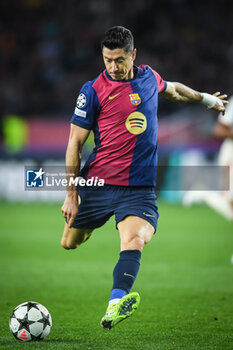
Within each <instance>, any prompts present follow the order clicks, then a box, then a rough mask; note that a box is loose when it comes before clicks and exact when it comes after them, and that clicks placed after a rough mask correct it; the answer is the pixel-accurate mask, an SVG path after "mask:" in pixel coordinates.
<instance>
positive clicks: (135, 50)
mask: <svg viewBox="0 0 233 350" xmlns="http://www.w3.org/2000/svg"><path fill="white" fill-rule="evenodd" d="M136 52H137V49H133V52H132V60H133V61H134V60H135V58H136Z"/></svg>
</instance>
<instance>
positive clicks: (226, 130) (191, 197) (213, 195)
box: [183, 96, 233, 221]
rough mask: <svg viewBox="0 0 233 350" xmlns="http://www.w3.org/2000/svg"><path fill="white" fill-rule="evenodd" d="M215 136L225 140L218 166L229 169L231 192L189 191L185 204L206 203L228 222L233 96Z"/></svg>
mask: <svg viewBox="0 0 233 350" xmlns="http://www.w3.org/2000/svg"><path fill="white" fill-rule="evenodd" d="M213 135H214V136H215V137H217V138H220V139H222V140H223V142H222V145H221V147H220V150H219V154H218V165H219V166H228V167H229V178H228V176H227V179H226V182H227V181H228V180H229V190H226V191H188V192H186V193H185V195H184V197H183V204H184V205H185V206H190V205H192V204H201V203H205V204H207V205H208V206H210V207H211V208H212V209H214V210H215V211H217V212H218V213H219V214H221V215H222V216H224V217H225V218H226V219H227V220H232V221H233V96H231V98H230V99H229V104H228V105H227V108H226V113H225V115H222V114H221V113H220V114H219V116H218V121H217V123H216V125H215V127H214V129H213Z"/></svg>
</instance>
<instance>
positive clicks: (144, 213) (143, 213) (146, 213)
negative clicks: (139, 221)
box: [143, 212, 155, 218]
mask: <svg viewBox="0 0 233 350" xmlns="http://www.w3.org/2000/svg"><path fill="white" fill-rule="evenodd" d="M143 215H146V216H151V217H152V218H154V217H155V216H154V215H151V214H147V213H145V212H144V213H143Z"/></svg>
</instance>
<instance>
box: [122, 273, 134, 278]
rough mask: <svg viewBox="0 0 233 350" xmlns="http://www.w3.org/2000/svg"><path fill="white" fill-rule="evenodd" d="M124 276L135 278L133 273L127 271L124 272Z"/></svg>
mask: <svg viewBox="0 0 233 350" xmlns="http://www.w3.org/2000/svg"><path fill="white" fill-rule="evenodd" d="M124 276H129V277H132V278H135V277H134V276H133V275H130V274H129V273H126V272H125V273H124Z"/></svg>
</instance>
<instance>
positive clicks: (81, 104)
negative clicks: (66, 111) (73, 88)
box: [76, 92, 87, 108]
mask: <svg viewBox="0 0 233 350" xmlns="http://www.w3.org/2000/svg"><path fill="white" fill-rule="evenodd" d="M86 103H87V98H86V96H85V95H84V94H83V93H82V92H81V94H79V96H78V98H77V103H76V104H77V107H78V108H83V107H85V105H86Z"/></svg>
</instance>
